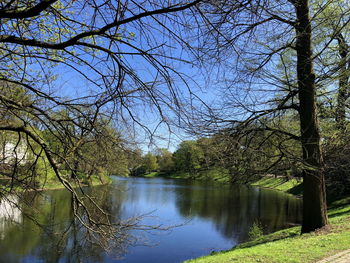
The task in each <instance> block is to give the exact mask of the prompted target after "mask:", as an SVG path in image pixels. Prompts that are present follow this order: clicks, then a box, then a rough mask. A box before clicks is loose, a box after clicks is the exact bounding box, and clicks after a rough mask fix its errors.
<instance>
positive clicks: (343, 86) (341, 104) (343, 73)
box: [335, 33, 349, 131]
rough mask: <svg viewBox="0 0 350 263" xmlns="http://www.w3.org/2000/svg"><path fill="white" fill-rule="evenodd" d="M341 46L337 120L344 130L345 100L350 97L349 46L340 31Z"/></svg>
mask: <svg viewBox="0 0 350 263" xmlns="http://www.w3.org/2000/svg"><path fill="white" fill-rule="evenodd" d="M336 39H337V40H338V46H339V55H340V61H339V89H338V95H337V107H336V115H335V120H336V122H337V128H338V129H339V130H341V131H344V130H345V128H346V123H345V122H346V119H345V102H346V99H347V97H348V81H349V73H348V69H347V57H348V53H349V51H348V46H347V44H346V42H345V39H344V36H343V35H342V34H341V33H339V34H338V36H337V37H336Z"/></svg>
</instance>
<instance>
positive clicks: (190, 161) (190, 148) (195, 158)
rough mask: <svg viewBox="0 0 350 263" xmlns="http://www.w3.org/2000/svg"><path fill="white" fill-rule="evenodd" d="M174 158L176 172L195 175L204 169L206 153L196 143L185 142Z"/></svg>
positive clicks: (181, 144)
mask: <svg viewBox="0 0 350 263" xmlns="http://www.w3.org/2000/svg"><path fill="white" fill-rule="evenodd" d="M173 158H174V164H175V169H176V170H178V171H187V172H191V173H194V172H196V171H197V170H199V169H200V168H201V167H202V163H203V160H204V153H203V150H202V149H201V148H200V147H199V145H198V144H197V142H196V141H183V142H181V143H180V145H179V147H178V149H177V150H176V151H175V152H174V155H173Z"/></svg>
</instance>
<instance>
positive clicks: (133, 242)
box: [0, 177, 302, 263]
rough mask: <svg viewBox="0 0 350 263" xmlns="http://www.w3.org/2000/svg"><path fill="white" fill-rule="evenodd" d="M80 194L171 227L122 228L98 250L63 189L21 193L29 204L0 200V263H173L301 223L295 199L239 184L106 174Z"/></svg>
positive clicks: (124, 213) (106, 206) (112, 209)
mask: <svg viewBox="0 0 350 263" xmlns="http://www.w3.org/2000/svg"><path fill="white" fill-rule="evenodd" d="M88 191H90V193H91V195H93V196H96V197H98V198H99V200H100V203H101V204H102V205H103V208H104V209H106V210H108V211H109V213H111V214H112V215H114V216H116V217H117V218H124V219H127V218H130V217H135V216H141V215H142V216H143V218H142V220H141V222H140V223H141V224H142V225H146V226H158V225H161V226H162V227H164V228H167V227H171V228H170V229H168V230H149V231H144V230H130V231H129V232H128V233H125V236H127V238H126V240H127V241H125V242H121V243H123V244H121V246H120V247H121V248H120V251H114V252H110V253H106V252H105V251H103V250H102V249H100V248H99V247H98V246H94V245H93V244H90V243H89V242H87V241H86V239H85V238H84V236H83V235H82V234H81V232H82V231H83V230H81V229H80V227H79V226H77V225H76V224H75V223H74V222H75V220H74V219H73V218H74V217H73V214H72V211H71V200H70V198H71V197H70V195H69V193H68V191H66V190H53V191H46V192H44V193H42V194H40V195H34V193H32V194H30V193H29V194H28V197H27V200H28V203H30V205H31V207H32V208H25V209H21V210H19V209H18V208H17V207H15V206H14V205H11V204H9V203H8V202H5V201H2V202H0V262H4V263H5V262H6V263H17V262H24V263H27V262H28V263H36V262H50V263H51V262H55V263H57V262H59V263H65V262H69V263H73V262H84V263H88V262H103V263H107V262H126V263H140V262H150V263H158V262H159V263H167V262H170V263H171V262H174V263H175V262H182V261H183V260H186V259H190V258H195V257H199V256H203V255H207V254H210V253H211V252H212V251H220V250H226V249H230V248H232V247H233V246H235V245H237V244H239V243H242V242H244V241H247V240H248V238H249V236H248V233H249V230H250V229H251V227H252V225H253V224H254V223H258V224H259V225H261V226H262V228H263V230H264V233H270V232H274V231H276V230H279V229H283V228H286V227H288V226H291V225H295V224H299V223H300V222H301V213H302V211H301V210H302V201H301V200H300V199H298V198H295V197H294V196H291V195H287V194H284V193H281V192H277V191H273V190H268V189H260V188H254V187H247V186H242V185H232V186H227V185H221V184H213V183H210V182H200V181H189V180H173V179H164V178H122V177H113V184H112V185H107V186H98V187H92V188H90V189H88ZM13 201H14V203H16V202H15V201H16V198H15V197H13ZM18 205H19V206H20V207H21V204H20V203H19V204H18ZM30 218H32V219H33V218H35V219H36V220H32V219H30ZM38 224H40V226H38Z"/></svg>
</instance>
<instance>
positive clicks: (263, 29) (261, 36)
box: [188, 0, 348, 232]
mask: <svg viewBox="0 0 350 263" xmlns="http://www.w3.org/2000/svg"><path fill="white" fill-rule="evenodd" d="M310 2H311V1H308V0H291V1H287V0H286V1H235V2H227V1H215V2H214V1H213V2H211V1H210V2H206V4H203V5H200V6H198V8H197V11H198V14H199V15H201V18H202V20H201V21H199V19H198V18H197V19H196V22H198V21H199V23H200V27H199V28H200V30H199V31H198V32H196V36H197V37H199V38H197V39H198V42H197V44H198V48H197V50H200V51H202V52H198V53H196V54H199V55H198V58H199V59H200V61H201V62H202V63H203V64H204V63H208V62H209V63H210V66H211V67H212V68H214V69H216V70H217V75H220V73H221V72H224V73H222V79H223V81H222V82H219V83H218V84H217V85H216V86H221V88H222V90H223V91H224V94H225V97H224V99H223V103H219V104H217V105H205V106H204V107H206V109H207V110H206V112H204V111H203V110H202V109H203V107H202V108H201V109H200V110H199V111H197V112H196V114H197V115H199V116H201V117H203V122H202V123H200V126H196V129H195V132H197V131H198V130H201V131H203V130H204V131H207V132H210V130H212V129H214V130H215V131H217V130H218V129H219V130H220V129H223V128H228V129H231V130H232V131H235V132H237V133H244V132H251V131H252V129H253V130H254V129H257V130H261V129H265V130H267V131H271V132H273V133H274V134H281V135H283V136H289V137H290V138H291V139H294V140H297V141H298V142H299V143H300V144H299V145H300V148H301V152H302V169H303V176H304V195H303V199H304V213H303V218H304V219H303V226H302V232H309V231H313V230H315V229H317V228H321V227H323V226H325V225H326V224H328V219H327V209H326V192H325V182H324V172H323V170H324V164H323V156H322V155H323V154H322V149H321V136H320V131H319V122H318V105H317V96H318V92H317V89H320V86H317V85H316V84H318V85H320V83H321V81H322V80H323V79H324V77H325V76H324V75H322V76H321V74H319V75H316V74H315V72H314V63H315V61H317V59H319V58H320V56H321V55H322V54H324V53H325V52H326V51H327V49H328V48H329V47H330V43H331V42H332V41H333V40H334V36H336V35H337V33H339V32H340V31H341V30H342V28H343V27H344V26H345V25H346V24H347V23H348V21H345V23H337V21H340V19H343V17H345V16H346V13H347V11H346V10H344V12H343V13H342V14H341V15H340V16H333V17H332V19H334V23H333V24H334V25H338V26H337V27H335V28H334V29H333V34H332V35H333V38H332V39H331V40H328V41H326V43H325V44H324V45H323V46H322V47H318V48H317V52H315V53H313V52H312V49H313V48H315V47H316V45H315V42H314V36H313V35H312V33H313V32H315V30H317V27H320V26H322V23H325V22H326V20H325V19H324V17H323V16H322V15H321V14H322V13H323V12H324V10H325V7H326V6H327V5H329V1H327V2H323V1H319V2H317V4H315V5H314V6H313V8H312V10H311V11H310V7H309V5H310ZM327 19H329V17H328V18H327ZM345 20H346V19H345ZM188 24H191V23H190V22H188ZM192 24H195V23H192ZM191 37H192V38H193V37H194V36H193V35H191ZM286 54H288V56H290V59H289V61H288V64H286V63H285V62H286V61H285V57H286ZM203 58H205V59H203ZM233 61H234V62H233ZM280 61H282V65H283V66H282V69H283V70H284V76H283V77H282V78H281V77H280V76H279V75H278V74H276V73H277V71H276V69H277V67H278V66H280V65H281V64H280V63H279V62H280ZM224 68H225V69H230V70H231V72H229V73H227V70H225V71H223V69H224ZM318 72H320V71H318ZM217 75H216V76H217ZM326 78H327V77H326ZM328 81H330V79H329V77H328ZM277 94H278V96H276V95H277ZM292 112H293V113H297V114H298V116H299V124H300V129H299V131H298V132H295V131H294V130H292V129H290V127H289V126H288V125H282V126H279V125H278V124H280V121H279V120H280V119H281V118H283V116H284V115H286V114H287V115H288V114H289V115H292V114H291V113H292ZM256 123H258V124H259V125H252V124H256ZM266 134H270V133H266Z"/></svg>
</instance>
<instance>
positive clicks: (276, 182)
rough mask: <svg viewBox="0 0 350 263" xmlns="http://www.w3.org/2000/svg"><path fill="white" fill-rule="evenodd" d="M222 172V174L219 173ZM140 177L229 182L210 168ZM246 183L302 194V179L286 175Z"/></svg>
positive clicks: (297, 195) (216, 170)
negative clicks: (201, 170) (194, 173)
mask: <svg viewBox="0 0 350 263" xmlns="http://www.w3.org/2000/svg"><path fill="white" fill-rule="evenodd" d="M221 174H223V175H221ZM141 177H144V178H156V177H162V178H169V179H189V180H200V181H212V182H215V183H223V184H227V183H230V181H229V177H228V175H226V174H225V173H223V169H212V170H207V171H203V172H202V173H201V174H199V175H198V174H197V175H196V176H192V175H191V174H190V173H185V172H174V173H168V174H167V173H160V172H152V173H149V174H145V175H143V176H141ZM244 184H246V185H250V186H255V187H261V188H267V189H272V190H276V191H281V192H284V193H288V194H292V195H294V196H296V197H301V196H302V191H303V180H302V178H295V177H293V178H287V177H280V176H279V177H275V176H271V175H266V176H261V177H260V178H258V179H255V180H251V181H248V182H247V183H244Z"/></svg>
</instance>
